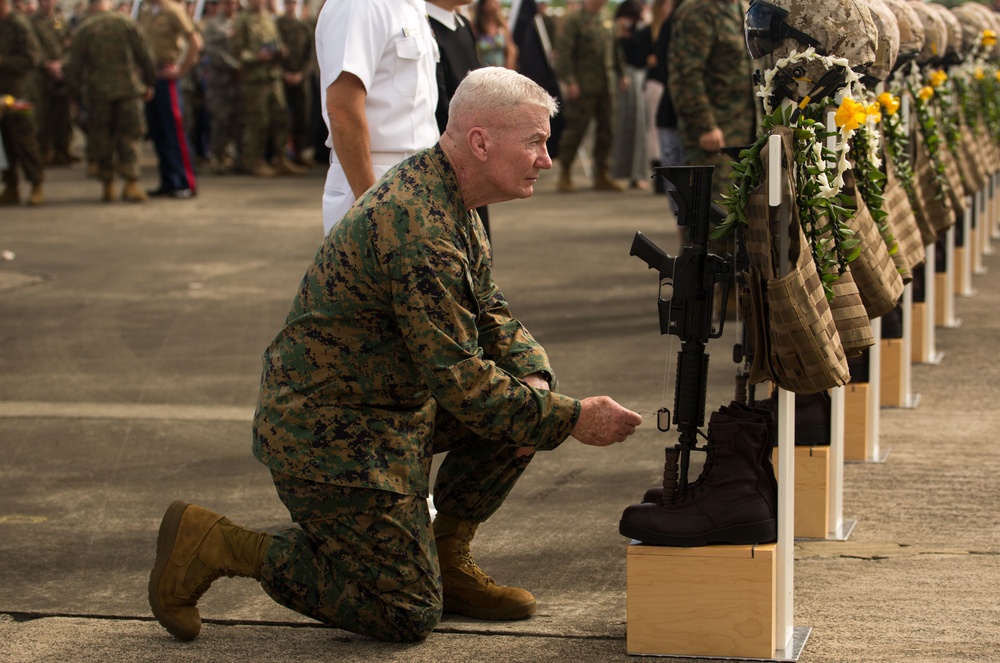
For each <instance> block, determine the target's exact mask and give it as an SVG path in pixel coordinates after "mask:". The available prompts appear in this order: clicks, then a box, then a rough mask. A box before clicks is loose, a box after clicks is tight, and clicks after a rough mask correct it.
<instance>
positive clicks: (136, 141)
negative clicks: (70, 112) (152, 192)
mask: <svg viewBox="0 0 1000 663" xmlns="http://www.w3.org/2000/svg"><path fill="white" fill-rule="evenodd" d="M113 9H114V7H113V5H112V4H111V0H90V10H91V14H90V16H89V17H87V18H86V19H85V20H84V21H83V23H81V24H80V27H79V28H77V32H76V36H75V37H74V39H73V45H72V46H71V47H70V52H69V62H68V63H67V65H66V86H67V90H68V92H69V95H70V97H71V98H73V99H81V98H83V97H84V96H85V97H86V99H87V104H88V112H89V115H90V119H89V122H88V126H89V132H88V141H89V144H90V146H91V149H92V150H93V154H94V158H95V161H96V163H97V177H98V179H100V180H101V182H102V183H103V193H104V195H103V199H104V201H105V202H110V201H111V200H113V199H114V191H113V189H112V186H113V179H114V173H115V171H116V170H117V172H118V174H119V175H120V176H121V178H122V179H123V180H124V181H125V184H124V186H123V188H122V199H123V200H128V201H132V202H142V201H144V200H146V192H145V191H143V190H142V189H141V188H139V186H138V180H139V146H140V141H141V140H142V136H143V134H144V133H145V122H144V119H145V118H144V109H143V102H144V101H149V100H150V99H152V97H153V86H154V85H156V67H155V65H154V64H153V54H152V52H151V51H150V49H149V46H148V45H147V43H146V42H145V40H144V39H143V38H142V35H141V34H140V33H139V27H138V26H137V25H136V24H135V21H133V20H132V19H131V18H129V17H128V16H126V15H124V14H122V13H120V12H117V11H113Z"/></svg>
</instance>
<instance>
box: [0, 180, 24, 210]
mask: <svg viewBox="0 0 1000 663" xmlns="http://www.w3.org/2000/svg"><path fill="white" fill-rule="evenodd" d="M20 204H21V194H20V193H19V192H18V190H17V185H16V184H7V185H5V186H4V188H3V193H2V194H0V207H5V206H7V205H20Z"/></svg>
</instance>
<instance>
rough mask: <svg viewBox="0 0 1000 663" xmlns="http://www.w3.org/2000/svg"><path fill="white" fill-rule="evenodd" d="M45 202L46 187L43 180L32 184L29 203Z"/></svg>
mask: <svg viewBox="0 0 1000 663" xmlns="http://www.w3.org/2000/svg"><path fill="white" fill-rule="evenodd" d="M44 202H45V189H44V188H43V187H42V183H41V182H35V183H34V184H32V185H31V193H30V194H28V205H41V204H42V203H44Z"/></svg>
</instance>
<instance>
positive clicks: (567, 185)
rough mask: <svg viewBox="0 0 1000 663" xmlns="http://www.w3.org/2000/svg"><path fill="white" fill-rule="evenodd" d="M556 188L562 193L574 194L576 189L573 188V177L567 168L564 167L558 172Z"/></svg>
mask: <svg viewBox="0 0 1000 663" xmlns="http://www.w3.org/2000/svg"><path fill="white" fill-rule="evenodd" d="M557 188H558V189H559V191H561V192H563V193H574V192H575V191H576V187H575V186H573V176H572V174H571V173H570V170H569V168H567V167H565V166H563V168H562V170H560V171H559V185H558V187H557Z"/></svg>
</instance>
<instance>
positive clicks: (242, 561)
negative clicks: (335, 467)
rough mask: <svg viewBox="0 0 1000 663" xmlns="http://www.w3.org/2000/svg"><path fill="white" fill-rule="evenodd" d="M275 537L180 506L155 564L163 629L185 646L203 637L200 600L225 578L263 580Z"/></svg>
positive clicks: (171, 515)
mask: <svg viewBox="0 0 1000 663" xmlns="http://www.w3.org/2000/svg"><path fill="white" fill-rule="evenodd" d="M269 545H271V535H270V534H268V533H266V532H253V531H250V530H247V529H243V528H242V527H238V526H237V525H234V524H233V523H232V522H231V521H230V520H229V519H228V518H224V517H222V516H221V515H219V514H218V513H214V512H212V511H209V510H208V509H203V508H202V507H200V506H197V505H194V504H188V503H187V502H181V501H175V502H173V503H172V504H171V505H170V506H169V507H168V508H167V512H166V513H165V514H164V515H163V520H162V522H161V523H160V532H159V534H158V535H157V537H156V563H155V564H154V566H153V572H152V573H151V574H150V576H149V605H150V607H151V608H152V609H153V615H154V616H155V617H156V619H157V620H158V621H159V622H160V624H161V625H162V626H163V627H164V628H166V629H167V631H169V632H170V633H171V635H173V636H174V637H175V638H177V639H178V640H181V641H188V640H194V639H195V638H196V637H198V633H199V632H201V615H200V613H199V612H198V605H197V604H198V599H199V598H201V595H202V594H204V593H205V592H206V591H207V590H208V587H209V585H211V584H212V581H214V580H215V579H216V578H219V577H221V576H229V577H233V576H241V577H247V578H254V579H256V580H260V565H261V562H262V561H263V559H264V554H265V553H266V552H267V548H268V546H269Z"/></svg>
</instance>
